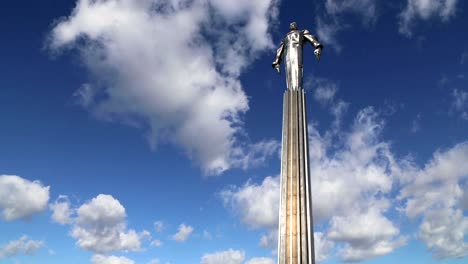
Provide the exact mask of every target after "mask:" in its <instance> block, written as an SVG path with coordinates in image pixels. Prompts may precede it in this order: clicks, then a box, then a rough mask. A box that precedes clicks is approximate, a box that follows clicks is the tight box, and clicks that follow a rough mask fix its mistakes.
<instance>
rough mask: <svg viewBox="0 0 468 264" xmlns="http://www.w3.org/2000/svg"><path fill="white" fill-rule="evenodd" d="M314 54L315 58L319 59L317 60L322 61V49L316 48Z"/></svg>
mask: <svg viewBox="0 0 468 264" xmlns="http://www.w3.org/2000/svg"><path fill="white" fill-rule="evenodd" d="M314 54H315V57H316V58H317V60H320V55H322V49H321V48H316V49H315V50H314Z"/></svg>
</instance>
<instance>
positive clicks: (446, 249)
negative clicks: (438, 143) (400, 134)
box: [399, 142, 468, 258]
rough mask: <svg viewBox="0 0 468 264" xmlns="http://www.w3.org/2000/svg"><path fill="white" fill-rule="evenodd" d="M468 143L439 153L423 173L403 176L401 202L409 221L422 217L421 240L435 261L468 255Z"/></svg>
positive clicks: (422, 170) (436, 153)
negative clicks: (467, 212) (402, 201)
mask: <svg viewBox="0 0 468 264" xmlns="http://www.w3.org/2000/svg"><path fill="white" fill-rule="evenodd" d="M466 160H468V142H463V143H460V144H457V145H455V146H454V147H452V148H450V149H448V150H446V151H440V150H439V151H437V152H435V153H434V156H433V158H432V160H431V161H430V162H428V163H427V164H426V165H425V166H424V168H423V169H417V168H416V169H413V173H408V174H404V175H403V177H402V181H403V182H404V185H403V188H402V189H401V191H400V195H399V199H402V200H404V201H405V205H404V207H403V209H404V212H405V213H406V215H407V216H408V217H410V218H416V217H419V216H421V217H422V218H423V222H422V223H421V225H420V227H419V237H420V239H421V240H422V241H423V242H424V243H425V244H426V246H427V247H428V249H429V250H430V251H431V252H432V253H433V255H434V257H436V258H459V257H463V256H467V255H468V243H467V242H466V241H465V240H464V237H466V236H467V235H468V217H466V216H464V215H463V210H465V209H466V208H465V201H464V199H465V197H466V193H467V191H466V186H464V185H463V184H464V182H465V184H466V180H467V179H468V164H467V163H466Z"/></svg>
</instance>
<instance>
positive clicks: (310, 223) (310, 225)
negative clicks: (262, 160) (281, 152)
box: [302, 91, 315, 264]
mask: <svg viewBox="0 0 468 264" xmlns="http://www.w3.org/2000/svg"><path fill="white" fill-rule="evenodd" d="M302 96H303V97H302V106H303V109H302V116H303V118H304V122H303V127H304V129H303V131H304V140H305V144H304V147H305V149H304V159H305V162H304V165H305V167H304V168H305V170H304V172H305V175H304V176H305V183H306V203H307V208H306V209H307V233H308V238H309V243H308V245H307V247H308V259H309V261H308V263H309V264H315V245H314V219H313V213H312V186H311V179H310V170H309V139H308V136H309V134H308V127H307V106H306V99H305V93H304V91H302Z"/></svg>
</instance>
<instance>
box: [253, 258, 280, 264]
mask: <svg viewBox="0 0 468 264" xmlns="http://www.w3.org/2000/svg"><path fill="white" fill-rule="evenodd" d="M275 263H276V262H275V261H274V260H273V259H271V258H253V259H250V260H249V261H247V262H245V264H275Z"/></svg>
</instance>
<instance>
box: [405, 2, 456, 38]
mask: <svg viewBox="0 0 468 264" xmlns="http://www.w3.org/2000/svg"><path fill="white" fill-rule="evenodd" d="M457 4H458V0H432V1H428V0H407V3H406V8H405V9H404V10H403V11H402V12H401V13H400V27H399V31H400V33H402V34H404V35H406V36H408V37H411V36H412V34H413V31H412V30H413V29H412V28H413V26H414V23H415V21H416V20H429V19H432V18H434V19H435V18H438V19H440V20H442V21H443V22H447V21H448V20H449V19H450V18H452V17H453V16H455V14H456V11H457Z"/></svg>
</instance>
